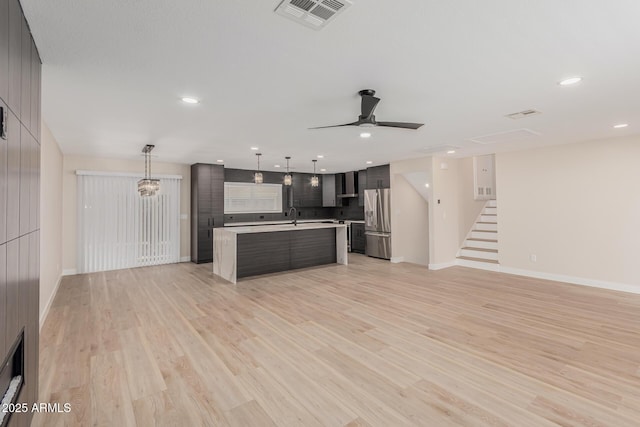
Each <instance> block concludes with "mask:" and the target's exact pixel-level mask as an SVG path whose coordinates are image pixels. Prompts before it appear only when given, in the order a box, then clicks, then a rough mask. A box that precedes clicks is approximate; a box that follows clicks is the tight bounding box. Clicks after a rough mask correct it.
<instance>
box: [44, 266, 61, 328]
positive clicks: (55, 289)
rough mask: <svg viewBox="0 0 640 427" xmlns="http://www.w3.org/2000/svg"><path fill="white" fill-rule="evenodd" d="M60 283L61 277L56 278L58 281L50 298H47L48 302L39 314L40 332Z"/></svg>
mask: <svg viewBox="0 0 640 427" xmlns="http://www.w3.org/2000/svg"><path fill="white" fill-rule="evenodd" d="M60 283H62V275H61V276H60V277H58V281H57V282H56V286H55V287H54V288H53V292H52V293H51V297H49V301H47V305H46V306H45V307H44V310H43V311H42V313H41V314H40V330H42V325H44V321H45V320H47V316H48V315H49V310H50V309H51V304H53V300H54V299H55V298H56V294H57V293H58V288H59V287H60Z"/></svg>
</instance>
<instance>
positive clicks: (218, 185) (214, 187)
mask: <svg viewBox="0 0 640 427" xmlns="http://www.w3.org/2000/svg"><path fill="white" fill-rule="evenodd" d="M222 226H224V166H222V165H211V164H206V163H196V164H194V165H191V261H192V262H195V263H198V264H200V263H204V262H211V261H213V229H214V228H217V227H222Z"/></svg>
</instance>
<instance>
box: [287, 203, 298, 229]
mask: <svg viewBox="0 0 640 427" xmlns="http://www.w3.org/2000/svg"><path fill="white" fill-rule="evenodd" d="M292 211H293V219H292V220H291V222H292V223H293V225H294V226H296V227H297V226H298V211H297V210H296V208H294V207H293V206H291V207H290V208H289V216H291V212H292Z"/></svg>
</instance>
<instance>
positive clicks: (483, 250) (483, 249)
mask: <svg viewBox="0 0 640 427" xmlns="http://www.w3.org/2000/svg"><path fill="white" fill-rule="evenodd" d="M462 249H463V250H464V249H469V250H472V251H481V252H493V253H495V254H497V253H498V250H497V249H486V248H470V247H468V246H465V247H464V248H462Z"/></svg>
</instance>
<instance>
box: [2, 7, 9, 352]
mask: <svg viewBox="0 0 640 427" xmlns="http://www.w3.org/2000/svg"><path fill="white" fill-rule="evenodd" d="M0 1H1V0H0ZM6 108H7V105H6V104H5V103H4V102H2V100H0V109H1V110H2V111H1V112H0V114H4V113H5V112H7V110H6ZM8 146H9V142H8V141H7V140H6V139H2V138H0V244H2V243H4V242H6V241H7V178H8V175H7V156H8ZM0 354H1V353H0Z"/></svg>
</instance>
